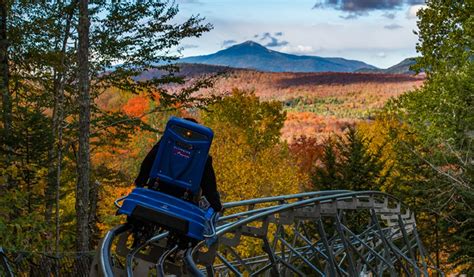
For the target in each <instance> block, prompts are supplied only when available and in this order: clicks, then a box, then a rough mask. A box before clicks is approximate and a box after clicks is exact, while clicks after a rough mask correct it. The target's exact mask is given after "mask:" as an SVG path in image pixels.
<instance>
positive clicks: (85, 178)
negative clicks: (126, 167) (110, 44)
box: [76, 0, 90, 251]
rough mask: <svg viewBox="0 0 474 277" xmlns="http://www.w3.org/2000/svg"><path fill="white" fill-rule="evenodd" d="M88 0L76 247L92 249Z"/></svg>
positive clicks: (82, 41) (84, 5)
mask: <svg viewBox="0 0 474 277" xmlns="http://www.w3.org/2000/svg"><path fill="white" fill-rule="evenodd" d="M88 2H89V1H88V0H80V1H79V26H78V35H79V48H78V55H77V58H78V86H79V98H78V99H79V151H78V157H77V160H78V161H77V175H78V176H77V186H76V215H77V250H78V251H88V250H89V240H90V231H89V226H88V223H89V205H90V203H89V182H90V152H89V151H90V150H89V134H90V95H89V87H90V81H89V24H90V23H89V10H88Z"/></svg>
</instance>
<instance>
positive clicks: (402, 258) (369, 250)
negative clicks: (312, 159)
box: [99, 190, 439, 277]
mask: <svg viewBox="0 0 474 277" xmlns="http://www.w3.org/2000/svg"><path fill="white" fill-rule="evenodd" d="M120 200H122V199H118V200H117V201H116V202H115V204H118V202H120ZM326 205H327V206H326ZM223 207H224V209H225V211H234V209H236V210H235V213H232V214H228V215H225V216H222V217H221V218H219V220H218V222H217V226H216V236H217V237H223V236H225V235H226V234H229V233H234V234H235V235H234V236H238V238H237V241H234V242H232V241H229V242H227V243H233V244H234V243H240V236H242V235H243V236H251V237H252V236H254V237H256V238H260V239H261V240H262V242H263V243H264V252H266V253H267V254H266V255H259V256H255V257H249V258H244V259H242V258H241V257H240V256H239V255H238V254H237V253H236V252H235V251H234V249H233V248H232V247H233V246H232V247H229V246H228V245H226V244H224V245H226V246H227V247H229V251H231V253H232V252H234V254H235V255H236V256H235V257H236V258H237V259H236V260H235V261H228V260H227V259H226V258H225V257H224V256H223V255H222V254H220V253H219V252H217V253H215V254H212V255H215V256H214V257H217V258H218V259H220V260H221V261H222V263H221V264H216V265H212V263H213V262H212V261H213V260H210V261H211V264H208V262H206V264H205V265H206V267H205V268H203V267H198V266H197V265H196V261H195V260H194V257H197V256H196V254H197V253H196V252H197V251H198V250H199V249H200V248H201V247H202V246H203V245H204V241H201V242H199V243H197V244H196V245H195V246H193V247H190V248H188V249H187V250H186V251H185V256H184V257H183V258H184V261H185V265H186V266H187V268H188V270H189V271H190V272H191V273H192V274H194V275H200V276H204V271H205V270H207V272H208V274H209V272H214V270H223V269H226V270H230V271H231V272H233V273H234V274H236V275H241V274H243V273H241V272H240V271H239V270H240V268H241V267H243V268H244V269H245V270H246V271H249V272H252V271H254V272H253V273H251V275H252V276H253V275H254V274H261V273H263V272H265V271H267V270H272V271H273V270H278V269H277V268H278V267H275V266H276V265H278V264H279V267H280V268H281V266H286V268H287V269H289V270H291V271H292V272H294V273H296V274H297V275H300V273H301V271H300V269H299V268H300V267H301V265H302V264H306V265H308V266H309V267H310V269H312V270H314V271H315V272H317V273H318V274H321V275H325V274H327V273H323V272H329V274H330V276H335V275H336V274H337V273H336V272H338V273H339V274H348V273H351V272H352V273H354V274H355V272H356V271H357V272H358V271H359V270H362V271H363V272H366V270H369V271H370V272H373V273H375V274H378V273H379V272H383V271H384V270H385V269H386V268H389V269H391V272H393V265H394V262H396V261H397V260H398V261H399V262H400V263H404V262H405V263H407V265H408V266H409V267H410V268H412V269H414V273H420V270H423V273H425V272H426V268H427V266H426V261H425V259H423V261H421V262H418V261H417V260H414V259H416V258H417V256H416V253H415V252H414V251H415V249H417V251H421V252H420V254H421V256H422V257H423V258H425V257H426V256H425V255H424V249H423V248H422V245H420V243H421V240H420V239H419V238H417V237H416V236H417V234H415V239H414V240H413V239H411V238H410V239H408V236H411V237H412V236H413V232H414V231H415V232H416V222H414V220H413V214H412V212H411V211H410V209H409V208H408V207H407V206H406V205H405V204H404V203H403V202H401V201H400V200H399V199H398V198H396V197H394V196H392V195H390V194H387V193H384V192H378V191H347V190H337V191H316V192H305V193H298V194H291V195H281V196H274V197H263V198H255V199H247V200H242V201H235V202H228V203H225V204H224V205H223ZM306 207H311V208H306ZM323 208H324V209H326V210H324V211H322V210H321V209H323ZM239 209H246V210H244V211H242V210H239ZM314 209H316V210H314ZM350 210H354V211H362V210H367V211H371V216H370V217H369V219H370V223H369V225H367V228H368V229H366V230H364V231H363V232H362V233H359V232H357V233H355V232H353V231H352V230H350V229H349V228H348V227H347V226H345V225H344V224H345V223H343V222H345V221H341V220H344V219H343V218H341V219H339V214H340V213H342V211H350ZM311 211H317V215H314V218H317V217H318V216H319V218H320V219H319V220H316V221H315V223H316V224H317V226H318V228H317V232H316V234H317V233H318V232H319V234H320V235H319V238H318V240H319V241H318V240H317V241H316V242H314V241H311V240H313V239H311V237H312V235H308V234H307V231H306V229H303V230H304V231H303V233H299V231H298V230H296V229H295V230H294V231H295V237H294V239H293V242H291V240H288V241H287V240H286V239H285V237H286V235H285V230H284V229H283V228H280V227H279V228H277V231H276V232H277V233H275V237H274V239H275V240H274V241H273V243H275V242H276V241H279V242H280V244H279V245H280V248H281V249H282V251H276V250H277V249H275V245H274V246H273V248H272V246H271V244H269V242H268V239H267V237H266V236H267V235H268V234H266V235H264V234H265V233H262V232H268V231H269V230H268V224H269V223H270V222H271V224H273V225H275V224H276V226H283V225H292V224H296V222H298V225H297V226H300V225H299V224H300V222H302V223H303V224H302V225H303V227H305V226H304V222H305V221H306V220H310V219H311V220H313V219H312V218H313V216H311V215H310V216H309V217H308V216H307V215H305V213H306V214H307V213H308V212H311ZM332 213H335V214H334V215H331V214H332ZM334 216H335V217H336V222H335V223H334V224H335V226H336V227H337V228H336V230H337V231H338V232H336V233H334V234H333V235H331V236H330V237H328V236H327V235H326V233H325V231H324V227H323V221H321V218H324V217H330V218H333V217H334ZM374 217H380V218H381V220H382V221H381V222H384V224H385V225H384V227H383V228H382V225H380V223H379V221H378V219H377V218H374ZM282 220H283V221H282ZM253 222H261V224H262V225H260V224H259V225H257V226H260V227H252V226H255V225H249V224H252V223H253ZM348 226H349V225H348ZM385 226H386V227H385ZM293 228H294V227H293ZM296 228H299V227H296ZM305 228H306V227H305ZM129 229H130V226H128V225H121V226H118V227H116V228H114V229H112V230H111V231H109V232H108V233H107V234H106V236H105V238H104V240H103V243H102V245H101V248H100V259H99V260H100V268H101V269H102V272H103V274H104V275H105V276H107V277H108V276H113V275H111V274H113V270H112V265H111V263H112V259H111V255H110V250H111V245H112V241H113V239H114V238H115V237H117V236H118V235H120V234H121V233H123V232H126V231H129ZM242 232H244V233H242ZM249 232H250V233H249ZM297 235H299V237H298V236H297ZM167 236H168V234H167V233H166V234H164V233H162V234H158V235H155V236H154V237H153V238H151V239H149V240H147V241H146V242H145V243H143V244H140V245H139V246H137V247H136V248H134V249H132V250H130V252H129V254H128V255H127V256H126V273H127V276H128V277H132V276H133V270H132V268H131V267H132V266H133V258H134V256H135V255H136V254H137V253H138V252H140V251H141V250H142V249H143V248H144V247H146V246H147V245H151V244H152V243H157V242H159V241H161V240H164V239H166V238H167ZM262 236H263V237H262ZM297 238H299V239H298V240H297ZM400 238H403V241H404V242H405V243H408V245H407V246H406V247H402V248H401V249H399V248H398V247H397V245H398V244H397V245H395V243H394V241H395V240H399V239H400ZM301 244H307V245H304V246H302V247H301V246H298V245H301ZM154 245H156V244H154ZM160 245H164V244H160ZM231 245H232V244H231ZM234 245H236V244H234ZM160 247H163V246H160ZM160 249H163V248H160ZM265 249H266V250H265ZM175 250H176V249H166V248H164V251H165V252H164V253H163V254H162V256H161V257H160V259H159V261H158V263H157V264H156V268H157V271H158V272H157V273H158V275H161V274H164V270H163V269H164V263H165V261H166V258H167V257H168V255H169V254H170V253H171V252H173V251H175ZM216 250H217V249H216ZM216 250H214V251H216ZM160 251H163V250H160ZM387 251H388V252H387ZM352 253H353V254H354V255H355V254H357V255H355V256H352V255H353V254H352ZM387 253H392V254H391V255H390V254H388V256H387ZM287 254H288V257H286V256H287ZM407 254H408V255H407ZM318 257H319V258H318ZM294 258H296V259H297V260H299V261H298V262H297V264H296V265H295V266H296V267H295V266H293V265H292V264H291V263H293V261H292V260H293V259H294ZM356 258H357V259H361V261H362V262H363V263H364V265H365V266H364V267H359V266H358V267H357V269H356V267H355V265H354V262H355V261H356V260H357V259H356ZM313 259H322V261H323V264H325V265H326V266H325V267H323V268H321V266H322V265H321V263H320V262H319V261H318V260H315V262H316V263H315V264H313V263H312V262H311V260H313ZM393 259H395V260H393ZM428 259H429V256H428ZM294 262H296V261H294ZM301 262H302V263H301ZM264 263H265V265H264V266H263V267H261V266H259V264H262V265H263V264H264ZM347 263H349V264H351V266H350V267H349V268H345V267H346V266H347ZM373 263H375V264H378V265H377V266H376V267H373V266H372V264H373ZM419 263H422V265H423V267H422V268H419V267H418V264H419ZM430 263H431V261H430ZM298 264H299V266H298ZM255 266H257V267H255ZM374 266H375V265H374ZM402 266H403V269H404V270H405V272H407V273H408V271H407V270H408V268H406V265H403V264H402ZM250 267H252V268H253V269H252V268H250ZM429 267H430V268H431V266H429ZM343 268H345V269H343ZM376 268H377V269H376ZM255 270H256V271H255ZM346 270H348V271H346ZM436 270H439V269H436Z"/></svg>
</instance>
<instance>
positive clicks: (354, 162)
mask: <svg viewBox="0 0 474 277" xmlns="http://www.w3.org/2000/svg"><path fill="white" fill-rule="evenodd" d="M368 144H369V140H368V139H367V138H365V137H363V136H362V135H361V134H359V133H358V131H357V130H356V129H355V128H354V127H348V129H347V131H346V133H345V134H344V135H341V136H337V138H336V141H335V142H333V141H332V139H329V140H328V142H327V143H326V146H325V150H324V155H323V157H322V159H321V166H320V167H318V168H316V170H315V174H314V176H313V182H314V186H315V188H316V189H347V190H378V189H379V188H380V186H382V185H383V184H384V182H385V180H386V175H388V174H389V172H384V163H385V162H384V161H383V159H382V158H381V153H382V152H381V151H383V146H382V147H380V148H378V150H377V151H376V152H375V153H372V152H371V151H370V150H369V148H368Z"/></svg>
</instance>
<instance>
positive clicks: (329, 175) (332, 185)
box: [313, 137, 342, 190]
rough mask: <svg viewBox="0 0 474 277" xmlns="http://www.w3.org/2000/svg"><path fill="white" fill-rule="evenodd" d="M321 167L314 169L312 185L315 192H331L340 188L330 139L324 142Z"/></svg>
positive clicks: (332, 142) (332, 141)
mask: <svg viewBox="0 0 474 277" xmlns="http://www.w3.org/2000/svg"><path fill="white" fill-rule="evenodd" d="M323 144H324V150H323V151H324V152H323V155H322V157H321V166H319V167H317V168H316V169H315V172H314V174H313V183H314V184H315V186H316V189H317V190H331V189H336V188H338V187H339V186H340V182H341V179H342V178H341V175H340V173H339V171H338V170H339V164H338V163H337V155H336V152H335V149H334V148H335V146H336V145H335V142H334V140H333V138H332V137H329V138H327V139H326V140H325V142H324V143H323Z"/></svg>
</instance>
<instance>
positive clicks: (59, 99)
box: [45, 1, 76, 248]
mask: <svg viewBox="0 0 474 277" xmlns="http://www.w3.org/2000/svg"><path fill="white" fill-rule="evenodd" d="M75 8H76V2H75V1H74V2H72V3H71V4H70V6H69V7H68V8H67V10H66V22H65V26H64V37H63V40H62V45H61V52H60V55H61V58H60V63H59V64H60V66H59V68H57V69H55V71H56V73H55V77H54V86H53V93H54V107H53V116H52V118H51V127H52V128H51V135H52V136H51V137H52V138H53V139H52V142H51V147H50V149H49V151H48V161H49V165H48V185H47V187H46V192H45V198H46V202H45V221H46V224H47V225H48V226H50V224H51V222H52V213H53V211H52V210H53V202H56V204H55V205H56V241H58V239H59V187H60V182H61V162H62V134H63V125H62V124H63V121H64V106H63V105H64V103H63V102H64V86H65V82H66V81H65V75H66V72H67V70H68V66H67V65H66V52H67V42H68V40H69V37H70V30H71V21H72V17H73V13H74V10H75ZM55 196H56V197H55ZM56 248H58V242H57V243H56Z"/></svg>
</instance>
